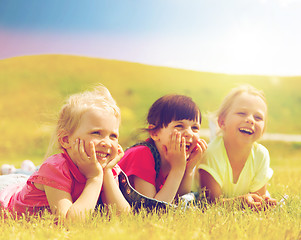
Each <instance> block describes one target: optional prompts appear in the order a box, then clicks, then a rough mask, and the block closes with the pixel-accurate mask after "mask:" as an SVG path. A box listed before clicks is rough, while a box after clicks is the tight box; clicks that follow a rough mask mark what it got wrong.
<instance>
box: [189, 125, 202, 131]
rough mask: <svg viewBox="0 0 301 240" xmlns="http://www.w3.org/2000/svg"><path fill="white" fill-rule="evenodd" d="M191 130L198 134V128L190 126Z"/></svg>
mask: <svg viewBox="0 0 301 240" xmlns="http://www.w3.org/2000/svg"><path fill="white" fill-rule="evenodd" d="M191 129H192V130H193V131H194V132H198V131H199V130H200V127H199V126H192V127H191Z"/></svg>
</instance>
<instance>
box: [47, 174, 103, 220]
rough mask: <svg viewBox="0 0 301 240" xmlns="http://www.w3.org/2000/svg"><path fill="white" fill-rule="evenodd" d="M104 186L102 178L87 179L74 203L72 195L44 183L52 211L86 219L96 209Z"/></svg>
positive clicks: (70, 217) (59, 214)
mask: <svg viewBox="0 0 301 240" xmlns="http://www.w3.org/2000/svg"><path fill="white" fill-rule="evenodd" d="M101 186H102V178H101V177H95V178H90V179H87V182H86V185H85V188H84V190H83V192H82V194H81V195H80V197H79V198H78V199H77V200H76V201H75V202H74V203H73V201H72V198H71V195H70V194H69V193H67V192H65V191H62V190H59V189H56V188H53V187H49V186H46V185H44V190H45V193H46V197H47V200H48V203H49V206H50V209H51V212H52V213H53V214H55V215H57V216H61V217H63V218H67V219H77V218H80V219H82V220H84V219H85V217H86V214H88V213H90V212H91V211H93V210H94V208H95V205H96V202H97V200H98V197H99V193H100V189H101Z"/></svg>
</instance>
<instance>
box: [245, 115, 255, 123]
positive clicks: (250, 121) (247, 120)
mask: <svg viewBox="0 0 301 240" xmlns="http://www.w3.org/2000/svg"><path fill="white" fill-rule="evenodd" d="M246 122H248V123H251V124H253V123H254V122H255V119H254V117H253V115H251V114H250V115H248V116H247V118H246Z"/></svg>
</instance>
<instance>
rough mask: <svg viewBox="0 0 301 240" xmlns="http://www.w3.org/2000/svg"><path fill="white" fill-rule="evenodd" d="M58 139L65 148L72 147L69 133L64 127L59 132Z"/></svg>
mask: <svg viewBox="0 0 301 240" xmlns="http://www.w3.org/2000/svg"><path fill="white" fill-rule="evenodd" d="M58 141H59V143H60V144H61V146H62V147H63V148H65V149H68V148H71V142H70V138H69V133H68V132H67V131H66V130H65V129H62V130H61V131H60V132H59V134H58Z"/></svg>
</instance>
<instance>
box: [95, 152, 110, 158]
mask: <svg viewBox="0 0 301 240" xmlns="http://www.w3.org/2000/svg"><path fill="white" fill-rule="evenodd" d="M108 155H109V154H108V153H100V152H97V153H96V157H101V158H105V157H107V156H108Z"/></svg>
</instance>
